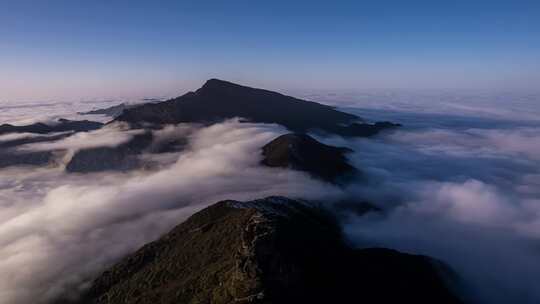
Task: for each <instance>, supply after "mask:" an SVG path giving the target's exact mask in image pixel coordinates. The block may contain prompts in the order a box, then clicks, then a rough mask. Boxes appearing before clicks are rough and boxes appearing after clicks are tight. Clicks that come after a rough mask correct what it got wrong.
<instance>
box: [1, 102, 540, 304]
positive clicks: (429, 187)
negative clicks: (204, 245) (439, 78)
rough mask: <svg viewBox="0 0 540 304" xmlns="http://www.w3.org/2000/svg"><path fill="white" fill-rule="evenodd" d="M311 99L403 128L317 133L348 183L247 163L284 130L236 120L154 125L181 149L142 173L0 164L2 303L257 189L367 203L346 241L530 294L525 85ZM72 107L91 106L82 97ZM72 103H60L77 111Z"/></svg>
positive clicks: (534, 296)
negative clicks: (345, 159)
mask: <svg viewBox="0 0 540 304" xmlns="http://www.w3.org/2000/svg"><path fill="white" fill-rule="evenodd" d="M306 96H307V95H306ZM309 96H310V99H312V100H316V101H323V102H326V103H328V104H333V105H338V106H341V107H342V108H343V109H344V110H346V111H349V112H352V113H355V114H358V115H360V116H362V117H364V118H366V119H368V120H391V121H394V122H400V123H402V124H404V127H403V128H400V129H399V130H396V131H392V132H387V133H385V134H381V135H379V136H376V137H374V138H368V139H350V138H347V139H344V138H340V137H320V136H319V137H318V139H320V140H321V141H323V142H326V143H328V144H333V145H339V146H347V147H350V148H352V149H354V151H355V152H354V153H352V154H350V155H349V157H350V161H351V163H353V164H354V165H355V166H356V167H357V168H359V169H360V170H362V172H363V173H364V174H363V176H364V178H362V180H358V181H355V182H353V183H351V184H349V185H347V186H345V187H337V186H334V185H330V184H326V183H323V182H320V181H318V180H314V179H312V178H310V177H309V176H308V175H306V174H304V173H301V172H294V171H290V170H284V169H275V168H265V167H262V166H260V164H259V161H260V159H261V155H260V147H261V146H263V145H264V144H266V143H267V142H269V141H270V140H272V139H273V138H275V137H277V136H279V135H280V134H283V133H286V132H287V131H286V130H285V129H283V128H282V127H279V126H276V125H264V124H250V123H249V124H248V123H240V122H239V121H238V120H230V121H226V122H224V123H221V124H217V125H213V126H210V127H204V128H202V127H200V126H195V125H179V126H169V127H168V128H166V129H165V130H162V131H159V133H156V135H158V136H157V138H158V140H159V139H160V138H161V139H163V140H166V139H167V138H169V137H171V136H172V137H174V136H175V134H182V136H186V137H188V139H189V144H188V147H187V149H186V150H185V151H183V152H181V153H173V154H168V155H166V156H160V157H156V156H152V155H147V156H146V157H148V158H153V159H154V160H155V161H157V162H162V163H163V166H161V167H158V169H154V170H150V171H149V170H140V171H134V172H130V173H92V174H66V173H65V172H64V171H63V169H62V167H46V168H39V169H35V168H23V167H11V168H5V169H0V303H8V304H10V303H14V304H21V303H46V302H47V301H49V300H51V299H54V298H55V297H57V296H58V295H66V294H68V295H70V296H71V295H72V296H76V294H77V293H78V292H79V291H80V290H81V289H84V288H85V287H87V285H88V283H89V282H90V281H91V279H92V278H93V277H94V276H96V275H97V274H99V272H100V271H103V270H104V269H105V268H106V267H108V266H109V265H111V263H114V262H115V261H116V260H118V259H119V258H121V257H122V256H125V255H126V254H128V253H130V252H133V251H134V250H136V249H137V248H138V247H140V246H141V245H143V244H145V243H147V242H149V241H152V240H154V239H156V238H158V237H159V236H160V235H161V234H163V233H165V232H167V231H168V230H169V229H171V228H172V227H174V226H175V225H177V224H179V223H180V222H181V221H182V220H184V219H185V218H186V217H188V216H189V215H191V214H193V213H194V212H196V211H197V210H200V209H201V208H203V207H205V206H207V205H209V204H212V203H214V202H217V201H219V200H222V199H238V200H246V199H254V198H261V197H266V196H270V195H286V196H290V197H299V198H306V199H317V200H322V201H328V202H331V201H335V200H337V199H340V198H343V197H349V198H350V197H354V198H356V199H358V201H364V200H368V201H370V202H372V203H373V204H376V205H378V206H380V207H382V208H383V209H384V210H385V211H384V212H383V213H380V214H377V213H371V214H368V215H367V216H362V217H358V216H356V215H353V214H351V215H350V216H347V217H345V218H343V225H344V230H345V232H346V234H347V236H348V237H349V238H350V239H351V241H352V242H354V244H356V245H357V246H358V247H370V246H384V247H391V248H395V249H399V250H402V251H405V252H410V253H419V254H426V255H430V256H433V257H436V258H438V259H441V260H443V261H445V262H447V263H448V264H449V265H450V266H452V267H453V268H454V269H455V270H456V271H457V272H458V274H459V275H460V276H461V277H462V278H463V279H464V281H465V282H466V285H467V286H466V288H465V289H464V290H463V292H464V293H465V294H466V296H468V297H469V298H471V299H473V300H474V301H476V302H479V303H525V304H527V303H539V302H540V291H539V290H538V288H536V287H537V282H539V281H540V264H538V263H537V262H536V261H537V260H538V257H540V153H539V152H540V98H539V96H538V95H534V94H517V93H512V94H510V93H505V94H500V95H493V94H480V95H478V94H472V93H467V94H457V93H456V94H452V93H449V92H439V93H435V92H429V94H427V93H424V92H422V93H417V94H416V99H415V98H414V94H413V93H411V92H368V93H360V92H357V93H321V92H317V93H316V94H315V93H311V94H310V95H309ZM490 98H491V99H490ZM490 100H491V102H490ZM1 106H2V105H0V107H1ZM60 107H63V106H60ZM81 107H83V108H84V109H82V110H88V105H82V106H81ZM75 108H77V106H76V105H72V106H70V107H69V111H68V110H67V109H66V111H65V112H62V113H61V114H66V115H67V114H69V113H72V112H76V111H81V110H79V109H75ZM41 109H44V108H43V107H41ZM12 110H13V109H12ZM50 110H51V111H50V112H46V111H41V112H40V113H41V114H40V117H53V116H54V115H57V114H55V113H54V111H56V110H58V108H57V106H53V107H52V108H50ZM13 111H14V110H13ZM24 111H25V113H26V114H21V113H22V112H21V111H19V112H18V113H19V114H17V115H15V116H16V117H15V116H12V117H11V118H10V120H9V119H7V118H6V117H7V114H5V113H4V114H3V115H4V116H2V117H1V118H2V119H5V120H6V121H0V123H3V122H11V121H21V120H29V119H30V120H31V119H32V117H31V113H30V112H31V111H30V110H28V109H26V108H24ZM70 111H71V112H70ZM537 114H539V115H537ZM36 119H37V120H39V118H36ZM36 119H34V120H36ZM100 119H103V120H104V119H105V118H103V117H102V118H100ZM133 135H134V133H133V132H131V133H129V132H125V131H124V130H123V129H122V128H121V127H118V126H109V127H107V128H105V129H103V130H98V131H93V132H90V133H87V134H75V135H73V136H71V137H68V138H65V139H62V140H60V141H57V142H53V143H40V144H39V145H29V146H26V147H23V148H22V149H27V150H47V149H69V150H72V152H74V151H75V150H77V149H81V148H86V147H90V146H92V147H94V146H96V145H100V146H114V145H117V144H120V143H122V142H125V141H126V140H129V138H130V137H131V136H133ZM10 136H15V135H10ZM17 136H20V135H17ZM6 138H8V139H9V137H6ZM6 138H0V140H7V139H6ZM89 145H90V146H89ZM165 158H166V160H164V159H165ZM366 177H367V178H366Z"/></svg>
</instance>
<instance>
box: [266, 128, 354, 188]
mask: <svg viewBox="0 0 540 304" xmlns="http://www.w3.org/2000/svg"><path fill="white" fill-rule="evenodd" d="M347 152H351V150H350V149H347V148H339V147H333V146H328V145H325V144H322V143H320V142H318V141H317V140H315V139H314V138H313V137H311V136H309V135H306V134H295V133H290V134H285V135H282V136H279V137H278V138H276V139H274V140H272V141H271V142H269V143H268V144H266V145H265V146H264V147H263V148H262V154H263V157H264V158H263V160H262V163H263V164H264V165H266V166H269V167H283V168H291V169H294V170H300V171H305V172H308V173H310V174H311V175H313V176H314V177H317V178H320V179H323V180H325V181H330V182H337V181H339V180H345V179H347V177H351V176H352V175H354V174H357V173H358V172H357V170H356V169H355V168H354V167H353V166H351V165H350V164H349V163H348V162H347V158H346V156H345V154H346V153H347Z"/></svg>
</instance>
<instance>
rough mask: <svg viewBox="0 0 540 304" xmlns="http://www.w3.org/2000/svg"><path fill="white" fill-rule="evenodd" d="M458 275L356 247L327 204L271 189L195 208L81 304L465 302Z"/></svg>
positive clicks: (107, 275)
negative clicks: (457, 289)
mask: <svg viewBox="0 0 540 304" xmlns="http://www.w3.org/2000/svg"><path fill="white" fill-rule="evenodd" d="M451 279H452V272H451V270H449V269H448V267H447V266H445V265H444V264H443V263H442V262H440V261H437V260H434V259H431V258H429V257H426V256H418V255H409V254H403V253H400V252H397V251H394V250H389V249H380V248H372V249H353V248H351V247H349V246H348V245H347V244H346V242H345V241H344V240H343V238H342V236H341V233H340V229H339V228H338V225H337V224H336V222H335V221H334V220H333V218H332V217H331V216H329V215H328V213H326V212H325V211H323V210H322V209H320V208H316V207H313V206H312V205H310V204H309V203H307V202H303V201H298V200H291V199H287V198H283V197H269V198H266V199H262V200H255V201H249V202H238V201H222V202H219V203H217V204H215V205H212V206H210V207H208V208H206V209H204V210H202V211H200V212H198V213H196V214H195V215H193V216H192V217H190V218H189V219H188V220H187V221H185V222H184V223H182V224H180V225H178V226H177V227H176V228H174V229H173V230H172V231H170V232H169V233H167V234H166V235H164V236H163V237H162V238H160V239H159V240H157V241H155V242H152V243H150V244H147V245H145V246H144V247H142V248H141V249H140V250H138V251H137V252H135V253H133V254H132V255H130V256H128V257H126V258H125V259H123V260H121V261H120V262H118V263H117V264H116V265H114V266H113V267H111V268H110V269H109V270H107V271H105V272H104V273H103V274H102V275H100V276H99V277H98V278H97V279H96V280H95V281H94V283H93V285H92V287H91V288H90V290H89V291H88V293H87V294H86V295H85V297H84V299H83V300H81V302H84V303H99V304H105V303H107V304H116V303H140V304H145V303H152V304H153V303H161V304H169V303H170V304H172V303H175V304H176V303H214V304H222V303H268V304H269V303H426V304H427V303H441V304H445V303H448V304H450V303H461V301H460V300H459V299H458V298H457V297H456V296H455V295H454V294H453V293H452V292H451V291H450V289H449V288H448V287H447V283H448V282H449V280H451ZM454 279H455V278H454Z"/></svg>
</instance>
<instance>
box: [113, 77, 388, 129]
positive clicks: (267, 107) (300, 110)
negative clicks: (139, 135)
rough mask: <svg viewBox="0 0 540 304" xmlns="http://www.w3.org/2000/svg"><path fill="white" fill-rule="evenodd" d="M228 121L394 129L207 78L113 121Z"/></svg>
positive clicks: (136, 123)
mask: <svg viewBox="0 0 540 304" xmlns="http://www.w3.org/2000/svg"><path fill="white" fill-rule="evenodd" d="M234 117H241V118H245V119H248V120H250V121H253V122H259V123H276V124H280V125H282V126H285V127H287V128H288V129H289V130H292V131H295V132H306V131H308V130H321V131H324V132H327V133H334V134H339V135H344V136H370V135H373V134H376V133H377V132H379V131H381V130H383V129H387V128H391V127H395V126H398V125H396V124H392V123H388V122H385V123H376V124H367V123H361V122H359V121H360V120H361V119H360V118H359V117H357V116H355V115H352V114H348V113H344V112H340V111H337V110H335V109H334V108H332V107H330V106H326V105H322V104H319V103H316V102H311V101H305V100H301V99H297V98H294V97H290V96H286V95H283V94H280V93H276V92H272V91H267V90H262V89H255V88H250V87H245V86H241V85H238V84H234V83H230V82H227V81H222V80H218V79H210V80H208V81H207V82H206V83H205V84H204V85H203V86H202V87H201V88H200V89H198V90H197V91H195V92H189V93H187V94H185V95H183V96H180V97H177V98H174V99H171V100H168V101H165V102H161V103H156V104H145V105H141V106H138V107H135V108H132V109H126V110H125V111H124V112H123V113H122V114H121V115H120V116H118V117H117V118H116V120H118V121H125V122H128V123H130V124H131V125H132V126H135V127H141V126H143V125H145V124H146V125H148V124H153V125H163V124H177V123H186V122H196V123H214V122H219V121H222V120H224V119H229V118H234Z"/></svg>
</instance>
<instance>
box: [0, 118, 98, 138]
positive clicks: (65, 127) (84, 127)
mask: <svg viewBox="0 0 540 304" xmlns="http://www.w3.org/2000/svg"><path fill="white" fill-rule="evenodd" d="M102 126H103V124H102V123H99V122H95V121H89V120H81V121H78V120H68V119H59V120H58V122H56V123H54V124H45V123H41V122H38V123H35V124H31V125H24V126H14V125H10V124H3V125H0V135H2V134H7V133H38V134H46V133H53V132H66V131H74V132H83V131H92V130H97V129H99V128H101V127H102Z"/></svg>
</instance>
